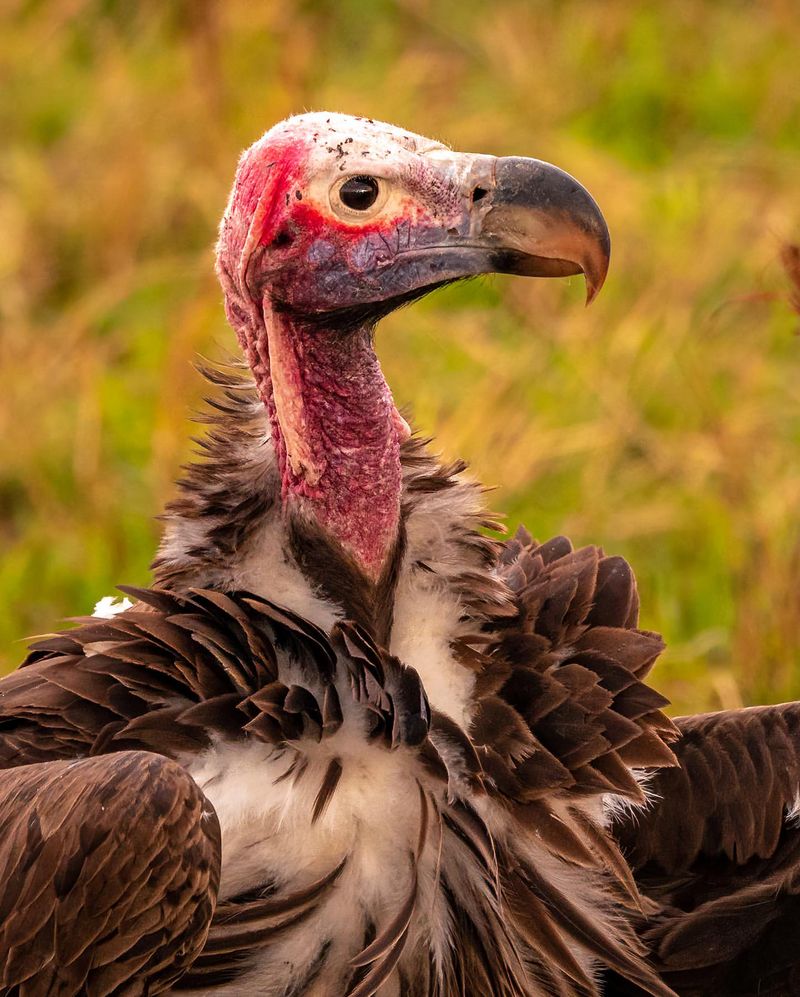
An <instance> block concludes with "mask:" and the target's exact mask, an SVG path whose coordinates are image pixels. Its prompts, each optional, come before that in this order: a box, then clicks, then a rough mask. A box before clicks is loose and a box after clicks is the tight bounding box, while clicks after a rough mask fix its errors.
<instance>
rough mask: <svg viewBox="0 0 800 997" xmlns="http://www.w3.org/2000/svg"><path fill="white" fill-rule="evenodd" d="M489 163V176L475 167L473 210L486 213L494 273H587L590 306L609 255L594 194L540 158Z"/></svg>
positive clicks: (483, 232) (483, 238)
mask: <svg viewBox="0 0 800 997" xmlns="http://www.w3.org/2000/svg"><path fill="white" fill-rule="evenodd" d="M486 165H487V166H489V164H486ZM491 165H493V167H494V168H493V169H492V170H491V172H490V175H486V173H489V171H488V170H486V173H485V174H484V177H483V178H481V176H480V172H484V171H480V172H478V171H473V172H472V177H471V179H473V178H474V179H475V181H476V183H475V188H474V189H473V194H472V198H473V202H474V203H473V211H475V210H478V211H485V214H483V217H482V219H481V221H480V228H479V233H480V234H479V235H478V239H479V241H480V242H481V243H483V244H484V246H486V248H487V249H491V261H492V264H493V267H494V269H495V270H496V272H497V273H512V274H522V275H525V276H530V277H565V276H568V275H570V274H576V273H583V274H585V276H586V301H587V304H588V303H589V302H590V301H591V300H592V299H593V298H594V297H595V295H596V294H597V292H598V291H599V290H600V288H601V287H602V286H603V281H604V280H605V278H606V273H607V272H608V264H609V260H610V257H611V239H610V237H609V234H608V226H607V225H606V222H605V219H604V218H603V215H602V213H601V211H600V208H599V207H598V206H597V203H596V202H595V200H594V198H593V197H592V195H591V194H590V193H589V192H588V191H587V190H586V188H585V187H583V186H581V184H579V183H578V181H577V180H575V178H574V177H571V176H570V175H569V173H565V172H564V171H563V170H560V169H558V167H557V166H551V165H550V164H549V163H543V162H541V161H540V160H538V159H524V158H518V157H512V158H505V159H496V160H494V161H493V162H492V164H491ZM476 172H478V176H477V177H476ZM481 180H482V181H483V182H481ZM484 191H485V193H483V192H484ZM476 193H477V194H478V195H479V196H478V198H477V200H476ZM473 231H474V229H473Z"/></svg>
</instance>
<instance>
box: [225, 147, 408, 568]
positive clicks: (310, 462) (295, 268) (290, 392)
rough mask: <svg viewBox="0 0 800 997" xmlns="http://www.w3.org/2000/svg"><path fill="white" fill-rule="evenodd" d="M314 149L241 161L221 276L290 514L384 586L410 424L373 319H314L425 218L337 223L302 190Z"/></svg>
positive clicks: (269, 152) (257, 153)
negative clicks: (344, 324) (315, 526)
mask: <svg viewBox="0 0 800 997" xmlns="http://www.w3.org/2000/svg"><path fill="white" fill-rule="evenodd" d="M309 153H310V147H309V143H308V142H303V141H294V142H292V143H286V142H285V141H281V142H278V143H269V142H263V140H262V143H259V145H257V146H256V147H254V149H253V150H250V152H249V153H247V154H246V155H245V157H244V158H243V160H242V163H241V164H240V169H239V174H238V176H237V181H236V185H235V187H234V191H233V193H232V196H231V201H230V204H229V207H228V211H227V212H226V216H225V219H224V220H223V224H222V228H221V232H220V242H219V249H218V272H219V275H220V279H221V281H222V284H223V289H224V290H225V302H226V311H227V314H228V318H229V320H230V322H231V324H232V325H233V327H234V329H235V330H236V333H237V335H238V337H239V341H240V343H241V346H242V348H243V350H244V352H245V355H246V357H247V360H248V363H249V365H250V368H251V370H252V372H253V375H254V378H255V381H256V385H257V388H258V391H259V394H260V396H261V398H262V400H263V402H264V405H265V406H266V409H267V412H268V415H269V419H270V424H271V429H272V439H273V442H274V445H275V449H276V454H277V458H278V462H279V466H280V471H281V478H282V484H283V489H282V490H283V497H284V503H285V505H286V507H287V508H290V507H294V508H295V509H298V510H300V511H301V512H303V513H304V514H306V515H310V516H313V517H314V519H315V520H316V521H317V522H318V523H319V525H321V526H322V527H323V529H324V530H325V531H326V532H327V533H328V534H329V535H331V536H332V537H333V538H335V539H336V540H338V542H339V543H340V544H341V545H342V546H343V547H344V548H345V550H346V551H347V552H348V553H349V554H350V555H351V556H352V557H353V558H354V559H355V560H356V562H357V563H358V564H359V565H360V567H361V569H362V571H363V572H364V573H365V574H366V575H367V576H368V577H370V578H372V579H373V580H377V579H378V578H379V577H380V574H381V571H382V569H383V568H384V566H385V563H386V559H387V555H388V553H389V552H390V550H391V549H392V547H393V545H394V543H395V540H396V537H397V531H398V524H399V516H400V493H401V466H400V444H401V442H402V440H403V439H404V438H406V437H407V436H408V427H407V426H406V424H405V422H404V420H402V418H401V417H400V416H399V414H398V413H397V410H396V408H395V405H394V401H393V399H392V395H391V392H390V390H389V387H388V385H387V383H386V381H385V379H384V377H383V373H382V372H381V369H380V365H379V363H378V359H377V357H376V355H375V352H374V350H373V347H372V330H371V327H370V323H368V322H365V324H364V325H363V326H355V327H352V326H351V327H348V328H346V329H344V330H343V329H342V328H340V327H338V326H337V325H336V323H335V322H331V323H326V322H325V321H320V319H319V316H318V315H317V316H315V314H314V313H315V312H318V311H319V310H321V309H325V310H328V309H337V308H342V307H346V306H347V305H349V304H350V303H351V302H350V301H349V300H348V292H349V291H352V293H353V294H354V295H355V297H356V303H358V301H359V298H358V295H359V294H361V296H362V297H361V300H362V301H363V300H365V298H364V296H365V295H366V296H367V298H366V299H368V295H369V285H370V281H371V280H374V276H373V275H374V273H375V272H376V271H377V270H379V269H380V268H381V267H382V266H385V265H389V264H390V263H391V257H392V252H393V251H396V248H397V246H398V244H399V243H400V240H401V239H402V237H403V236H402V233H403V232H404V231H407V230H410V227H411V226H414V227H415V228H416V229H418V227H419V225H420V223H422V224H424V223H425V219H424V215H425V211H424V209H422V208H421V207H420V205H419V203H418V202H416V201H415V200H414V199H413V198H406V199H404V200H403V202H402V209H401V210H402V214H399V215H398V214H397V213H396V212H395V213H394V215H392V216H390V217H388V218H387V217H383V216H379V220H375V221H372V222H370V221H367V222H365V223H364V224H348V223H347V222H344V221H341V220H339V219H338V218H336V216H335V215H334V214H333V212H332V211H331V210H330V209H329V208H328V210H325V208H326V206H320V205H317V204H312V203H310V202H309V200H308V199H307V196H306V194H305V193H304V192H305V191H306V190H307V185H308V177H307V176H306V169H305V164H306V162H307V160H308V157H309ZM298 193H299V195H300V196H299V197H298ZM387 261H388V262H387ZM284 303H287V304H288V305H289V306H290V307H289V309H288V310H287V308H286V307H285V306H284Z"/></svg>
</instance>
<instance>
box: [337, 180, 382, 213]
mask: <svg viewBox="0 0 800 997" xmlns="http://www.w3.org/2000/svg"><path fill="white" fill-rule="evenodd" d="M379 192H380V187H379V186H378V181H377V180H376V179H375V177H350V179H349V180H345V182H344V183H343V184H342V186H341V187H340V188H339V197H340V198H341V201H342V204H343V205H344V206H345V207H346V208H350V210H351V211H368V210H369V209H370V208H371V207H372V205H373V204H374V203H375V202H376V201H377V200H378V194H379Z"/></svg>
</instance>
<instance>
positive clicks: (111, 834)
mask: <svg viewBox="0 0 800 997" xmlns="http://www.w3.org/2000/svg"><path fill="white" fill-rule="evenodd" d="M608 257H609V241H608V234H607V230H606V227H605V223H604V222H603V219H602V216H601V215H600V212H599V210H598V208H597V206H596V204H595V203H594V201H593V200H592V198H591V197H590V196H589V194H588V193H587V192H586V191H585V190H584V189H583V187H581V186H580V184H578V183H577V181H575V180H573V179H572V178H571V177H570V176H568V175H567V174H565V173H563V172H562V171H560V170H558V169H556V168H555V167H553V166H549V165H547V164H545V163H542V162H539V161H537V160H532V159H517V158H507V159H496V158H494V157H491V156H480V155H462V154H456V153H453V152H451V151H450V150H449V149H447V148H445V147H443V146H441V145H439V144H437V143H434V142H430V141H428V140H426V139H423V138H420V137H419V136H416V135H412V134H409V133H407V132H404V131H402V130H400V129H398V128H394V127H391V126H388V125H384V124H380V123H377V122H373V121H370V120H365V119H360V118H351V117H346V116H343V115H335V114H307V115H301V116H298V117H295V118H291V119H289V120H288V121H286V122H284V123H282V124H280V125H278V126H276V127H275V128H273V129H272V130H271V131H269V132H267V134H266V135H265V136H264V137H263V138H262V139H261V140H260V141H258V142H257V143H256V144H255V145H254V146H253V147H252V148H251V149H249V150H248V151H247V152H246V153H245V154H244V156H243V157H242V160H241V162H240V164H239V170H238V172H237V176H236V181H235V184H234V188H233V192H232V194H231V198H230V201H229V203H228V207H227V210H226V212H225V216H224V218H223V221H222V226H221V230H220V238H219V244H218V265H217V269H218V273H219V276H220V279H221V282H222V287H223V292H224V298H225V308H226V313H227V316H228V319H229V321H230V323H231V325H232V326H233V328H234V330H235V332H236V334H237V336H238V339H239V342H240V344H241V347H242V349H243V351H244V354H245V357H246V360H247V364H248V366H249V368H250V371H249V376H243V375H242V374H241V373H239V372H237V371H235V370H223V371H218V370H216V371H214V370H210V371H208V372H207V373H208V376H209V378H210V379H211V380H212V381H213V382H214V383H215V384H217V385H218V386H219V387H220V388H221V396H220V397H219V398H217V399H216V400H215V402H214V406H215V414H214V416H213V420H212V422H213V428H212V429H211V431H210V433H209V435H208V437H207V438H206V440H205V442H204V444H203V447H204V459H203V460H202V461H201V462H198V463H197V464H195V465H194V466H193V467H192V468H191V469H190V470H189V472H188V474H187V476H186V478H185V479H184V480H183V481H182V482H181V492H180V495H179V498H178V499H177V500H176V501H174V502H173V503H171V505H170V506H169V507H168V509H167V512H166V517H165V518H166V531H165V536H164V540H163V542H162V545H161V548H160V550H159V553H158V556H157V559H156V562H155V565H154V568H155V585H154V587H153V588H151V589H148V590H135V591H134V590H129V594H132V595H133V596H134V597H135V599H136V602H135V604H134V605H133V606H132V607H131V608H128V609H126V610H125V611H124V612H121V613H119V614H117V615H114V616H113V617H111V618H108V619H87V620H85V621H83V622H82V623H81V624H80V625H79V626H77V627H76V628H75V629H72V630H69V631H66V632H64V633H61V634H58V635H54V636H52V637H47V638H45V639H43V640H40V641H38V642H37V643H36V644H34V645H33V646H32V648H31V652H30V655H29V657H28V659H27V660H26V662H25V663H24V666H23V667H22V668H21V669H20V670H19V671H17V672H16V673H15V674H13V675H11V676H10V677H8V678H7V679H5V680H4V681H3V682H2V684H0V766H1V767H2V771H0V827H2V828H3V832H4V833H3V835H2V837H0V914H2V917H0V973H1V974H2V975H0V987H4V988H5V990H4V991H3V992H6V993H10V994H11V993H13V994H20V995H22V994H26V995H32V997H33V995H39V994H41V995H44V994H64V995H66V994H87V995H102V994H112V993H113V994H144V993H147V994H156V993H162V992H165V991H170V992H172V991H175V992H186V993H198V994H206V993H208V994H230V995H233V994H236V995H248V994H254V995H255V994H259V995H266V997H288V995H297V997H301V995H319V997H322V995H325V997H327V995H330V997H334V995H335V997H341V995H348V997H367V995H370V994H379V995H381V997H400V995H403V997H449V995H453V997H455V995H471V997H478V995H480V997H486V995H498V997H528V995H542V994H557V995H593V994H600V993H601V992H602V987H603V985H604V984H603V983H602V982H601V980H602V979H606V980H607V981H608V982H607V985H608V986H609V987H614V986H617V987H629V988H632V992H643V993H648V994H654V995H663V997H666V995H668V994H671V993H673V991H672V990H671V989H670V987H669V986H668V985H667V984H666V983H665V982H664V980H663V979H662V978H661V976H660V975H659V972H656V971H654V970H653V968H652V967H651V966H650V964H649V963H648V951H647V945H648V943H649V942H650V936H649V935H648V933H647V932H648V931H649V929H650V926H651V922H650V921H648V920H647V919H648V918H650V917H652V916H653V914H654V912H657V911H658V910H659V907H658V905H659V904H660V903H661V899H660V898H661V894H660V893H659V889H660V888H661V887H660V886H659V885H658V884H657V885H655V886H652V883H653V881H652V880H651V879H648V878H643V880H642V881H643V883H644V884H645V886H646V887H647V889H648V891H649V892H650V894H651V897H650V898H644V897H643V896H642V894H641V893H640V890H639V887H638V886H637V883H636V882H635V880H634V877H633V875H632V872H631V868H630V866H629V864H628V863H627V862H626V860H625V858H624V857H623V854H622V852H621V850H620V848H619V847H618V844H617V843H616V842H615V840H614V837H613V836H612V834H611V833H610V831H609V826H608V825H609V814H612V813H624V810H623V809H622V808H623V804H626V803H627V804H628V805H629V806H630V807H639V806H641V805H642V804H643V803H644V802H645V797H644V793H643V790H642V788H641V781H642V779H641V774H642V772H644V773H645V774H646V773H647V771H648V770H651V771H650V774H651V775H652V774H653V772H655V773H657V772H658V771H659V770H661V769H662V768H663V767H665V766H671V765H674V764H675V757H674V755H673V753H672V751H671V750H670V748H669V746H668V744H667V742H669V741H671V740H672V739H673V738H674V737H675V736H676V734H677V732H676V730H675V728H674V726H673V724H672V723H671V722H670V721H669V720H667V719H666V717H665V716H664V715H663V714H662V713H661V712H660V711H661V708H662V707H663V706H664V705H665V703H666V701H665V700H664V698H663V697H661V696H660V695H658V694H657V693H656V692H654V691H653V690H652V689H650V688H649V687H648V686H647V685H645V684H644V679H645V678H646V676H647V673H648V672H649V670H650V668H651V667H652V665H653V663H654V662H655V659H656V657H657V656H658V654H659V652H660V649H661V641H660V638H659V637H658V636H657V635H655V634H652V633H648V632H646V631H642V630H639V629H637V628H636V621H637V611H638V601H637V595H636V587H635V583H634V580H633V577H632V575H631V572H630V570H629V569H628V567H627V565H626V564H625V562H624V561H622V560H621V559H619V558H615V557H606V556H604V555H603V553H602V551H600V550H599V549H597V548H594V547H589V548H584V549H581V550H578V551H573V550H572V548H571V547H570V545H569V543H568V542H567V541H566V540H563V539H561V538H558V539H556V540H551V541H549V542H548V543H545V544H537V543H535V542H534V541H532V540H531V539H530V537H529V536H528V535H527V534H526V533H524V531H521V532H520V533H518V534H517V536H516V537H515V538H514V539H513V540H510V541H508V542H507V543H501V542H499V541H497V540H494V539H491V538H489V537H488V536H487V535H486V533H485V531H484V529H485V528H486V527H491V526H492V521H491V517H490V516H488V514H487V513H486V511H485V509H484V506H483V502H482V494H481V490H480V488H479V487H478V486H477V485H476V484H474V483H473V482H472V481H470V479H469V478H467V477H465V476H464V466H463V465H462V464H460V463H457V464H453V465H442V464H440V463H438V462H437V460H436V459H435V458H434V457H433V456H431V454H430V453H429V452H428V450H427V448H426V446H425V445H424V443H422V442H421V441H420V440H418V439H417V438H415V437H414V436H412V434H411V432H410V430H409V427H408V426H407V424H406V422H405V421H404V419H403V418H402V417H401V416H400V415H399V413H398V411H397V409H396V408H395V405H394V402H393V400H392V396H391V393H390V391H389V388H388V386H387V384H386V382H385V380H384V378H383V375H382V373H381V370H380V366H379V364H378V361H377V359H376V356H375V353H374V350H373V333H374V330H375V325H376V323H377V321H378V320H379V319H380V318H381V317H382V316H383V315H385V314H387V313H388V312H390V311H391V310H392V309H394V308H396V307H397V306H398V305H400V304H403V303H405V302H408V301H410V300H412V299H414V298H416V297H419V296H421V295H423V294H425V293H427V292H428V291H429V290H431V289H432V288H435V287H438V286H441V285H443V284H446V283H448V282H450V281H454V280H458V279H461V278H463V277H467V276H472V275H475V274H480V273H487V272H505V273H516V274H525V275H533V276H537V275H538V276H558V275H563V274H571V273H578V272H583V273H584V274H585V275H586V280H587V286H588V290H589V296H590V297H591V296H592V295H593V294H594V293H595V292H596V291H597V290H598V289H599V287H600V285H601V284H602V282H603V278H604V276H605V272H606V268H607V265H608ZM732 724H733V727H734V732H733V734H732V736H734V737H736V736H738V734H737V731H739V727H738V726H737V720H736V718H734V720H733V722H732ZM748 729H752V727H750V728H748ZM700 742H701V748H700V749H699V750H700V751H701V752H702V738H701V739H700ZM794 743H795V742H794V741H793V740H792V738H791V736H790V734H787V738H786V744H787V745H788V746H789V747H787V748H786V750H787V752H788V753H789V754H790V755H792V752H793V751H794ZM792 757H794V756H793V755H792ZM665 771H666V770H665ZM679 775H680V778H683V779H685V780H686V781H687V782H688V784H692V783H693V780H694V779H695V778H696V776H695V774H694V770H693V769H692V768H691V767H690V766H687V767H686V768H685V769H683V770H681V772H680V773H679ZM666 778H668V777H667V776H665V777H664V779H665V780H666ZM707 782H709V783H710V788H709V789H708V792H709V793H713V792H714V791H715V789H716V786H717V785H718V783H715V782H714V780H707ZM664 785H666V781H665V782H664ZM703 785H704V786H705V783H704V784H703ZM726 785H727V786H728V788H730V785H731V783H730V781H728V783H726ZM753 791H754V792H757V791H758V786H757V785H756V786H755V787H754V790H753ZM776 799H777V797H776ZM781 800H783V797H781ZM663 812H666V811H663ZM670 812H671V811H670ZM691 812H692V811H688V812H687V817H686V819H687V820H688V819H689V817H688V813H691ZM648 819H649V820H650V822H651V823H650V824H648V828H651V825H652V829H649V830H648V832H647V837H646V838H643V839H642V840H641V841H636V840H635V831H634V832H632V833H633V834H634V840H633V842H630V841H629V839H628V836H627V832H625V838H624V841H625V845H626V847H628V848H631V849H632V850H633V852H634V854H635V855H636V866H637V868H639V866H641V868H642V869H643V870H646V869H647V868H648V863H649V862H650V861H651V860H652V859H654V858H658V857H659V856H660V854H661V850H662V849H663V848H665V847H666V848H667V850H668V848H669V843H667V844H666V845H665V844H664V836H663V835H661V834H660V833H659V823H658V822H659V820H660V818H659V817H658V816H655V817H650V818H648ZM731 819H733V818H731ZM619 820H620V821H622V820H623V818H621V817H620V818H619ZM778 825H779V830H778V837H780V836H781V834H783V833H786V834H788V833H789V831H786V828H787V827H788V825H787V824H786V823H785V821H783V810H781V811H780V819H779V820H778ZM736 826H737V827H738V825H736ZM692 827H693V829H694V833H695V834H699V835H700V839H702V842H703V843H704V844H707V842H708V841H710V840H713V835H714V833H715V831H716V830H719V833H720V834H721V835H722V834H723V831H722V830H721V829H720V828H721V827H722V825H721V824H720V822H719V821H718V820H715V819H714V818H713V816H712V817H711V818H709V820H708V822H707V825H705V826H704V828H703V830H701V831H700V832H698V831H697V830H696V826H695V825H694V824H693V825H692ZM748 828H749V825H748ZM770 828H771V829H772V830H773V831H774V827H773V825H770ZM628 830H630V828H628ZM620 833H623V832H622V831H621V832H620ZM730 834H733V835H734V836H735V834H736V831H731V832H730ZM730 834H729V835H728V837H726V838H725V841H726V843H727V844H726V846H725V847H727V846H728V844H729V843H730V842H731V841H732V840H733V838H731V837H730ZM667 837H668V836H667ZM687 840H688V836H687ZM764 840H765V839H764V838H763V837H762V838H759V839H758V841H759V842H761V843H763V841H764ZM768 841H769V844H770V846H771V847H772V851H771V852H770V854H769V855H762V856H761V858H762V860H763V861H765V862H767V863H768V862H769V861H770V859H771V857H772V855H773V854H775V849H776V848H777V847H778V845H777V843H776V839H775V834H774V833H773V834H772V836H771V837H769V836H768ZM687 847H688V846H687ZM731 847H733V846H731ZM637 849H638V850H639V851H637ZM692 854H693V855H694V853H692ZM759 854H760V853H759ZM740 857H741V856H740V854H739V853H738V852H737V851H736V850H735V848H734V852H733V856H732V858H733V861H738V859H739V858H740ZM683 858H685V856H683ZM640 859H641V861H640ZM665 861H667V860H665ZM672 872H673V866H668V867H667V873H668V874H672ZM700 875H702V874H700ZM651 886H652V888H651ZM701 889H705V890H708V889H710V887H708V885H707V883H706V882H705V881H704V883H703V885H702V887H699V886H698V890H701ZM665 895H666V894H665ZM669 902H670V904H671V903H672V900H671V899H670V901H669ZM672 910H673V908H672V907H670V911H671V912H672ZM660 916H662V917H663V916H664V913H663V912H662V913H661V915H660ZM675 916H676V917H677V916H678V915H677V914H676V915H675ZM678 919H680V918H678ZM659 923H663V922H662V921H659ZM637 931H638V932H640V933H641V934H642V938H643V939H644V941H643V940H642V939H640V938H639V937H637ZM659 944H660V942H659ZM657 959H658V960H660V961H659V964H658V965H659V971H662V970H663V968H664V967H663V965H662V963H663V959H662V949H661V948H658V950H657Z"/></svg>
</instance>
